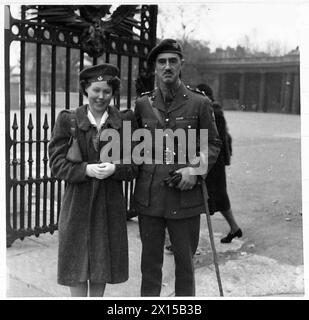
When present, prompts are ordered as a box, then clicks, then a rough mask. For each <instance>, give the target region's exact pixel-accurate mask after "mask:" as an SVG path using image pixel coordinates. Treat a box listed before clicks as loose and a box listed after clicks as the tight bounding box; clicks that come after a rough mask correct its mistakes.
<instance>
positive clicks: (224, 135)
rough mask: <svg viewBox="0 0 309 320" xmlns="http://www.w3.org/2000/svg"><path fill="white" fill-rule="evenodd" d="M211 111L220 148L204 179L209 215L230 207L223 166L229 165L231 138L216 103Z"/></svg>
mask: <svg viewBox="0 0 309 320" xmlns="http://www.w3.org/2000/svg"><path fill="white" fill-rule="evenodd" d="M213 109H214V114H215V119H216V125H217V129H218V133H219V136H220V139H221V141H222V147H221V150H220V153H219V156H218V159H217V161H216V163H215V164H214V166H213V167H212V168H211V170H210V172H209V173H208V175H207V178H206V185H207V191H208V195H209V199H208V205H209V211H210V213H211V214H213V213H215V212H217V211H221V212H222V211H226V210H228V209H230V207H231V204H230V199H229V196H228V193H227V186H226V172H225V166H226V165H230V162H231V155H232V138H231V136H230V134H229V132H228V129H227V125H226V120H225V117H224V113H223V110H222V108H221V106H220V105H219V104H218V103H217V102H214V103H213Z"/></svg>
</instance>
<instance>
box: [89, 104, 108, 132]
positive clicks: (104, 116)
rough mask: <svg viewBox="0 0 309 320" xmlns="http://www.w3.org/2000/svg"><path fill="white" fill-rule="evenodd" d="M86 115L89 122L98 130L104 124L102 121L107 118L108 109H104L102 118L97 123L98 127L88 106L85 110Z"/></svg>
mask: <svg viewBox="0 0 309 320" xmlns="http://www.w3.org/2000/svg"><path fill="white" fill-rule="evenodd" d="M87 117H88V119H89V121H90V123H91V124H92V125H93V126H95V127H96V128H97V129H98V130H100V129H101V128H102V126H103V125H104V123H105V122H106V120H107V118H108V111H107V109H106V111H105V112H104V113H103V115H102V118H101V120H100V124H99V127H98V126H97V123H96V121H95V118H94V116H93V114H92V113H91V111H90V109H89V108H88V111H87Z"/></svg>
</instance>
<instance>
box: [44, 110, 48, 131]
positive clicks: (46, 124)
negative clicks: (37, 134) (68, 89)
mask: <svg viewBox="0 0 309 320" xmlns="http://www.w3.org/2000/svg"><path fill="white" fill-rule="evenodd" d="M43 129H44V130H48V129H49V124H48V119H47V113H45V116H44V123H43Z"/></svg>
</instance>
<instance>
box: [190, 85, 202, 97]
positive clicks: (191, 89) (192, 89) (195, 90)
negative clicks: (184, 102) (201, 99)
mask: <svg viewBox="0 0 309 320" xmlns="http://www.w3.org/2000/svg"><path fill="white" fill-rule="evenodd" d="M186 87H187V89H189V90H190V91H193V92H195V93H199V94H201V95H203V96H205V93H204V92H203V91H201V90H199V89H197V88H196V89H194V88H191V87H190V86H186Z"/></svg>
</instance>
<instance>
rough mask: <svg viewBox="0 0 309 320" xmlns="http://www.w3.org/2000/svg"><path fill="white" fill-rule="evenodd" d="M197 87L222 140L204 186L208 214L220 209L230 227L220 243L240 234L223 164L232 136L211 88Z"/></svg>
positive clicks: (230, 151) (229, 150)
mask: <svg viewBox="0 0 309 320" xmlns="http://www.w3.org/2000/svg"><path fill="white" fill-rule="evenodd" d="M197 89H198V90H200V91H202V92H204V94H205V95H206V96H207V97H208V98H209V99H210V100H211V101H212V107H213V110H214V113H215V119H216V126H217V129H218V132H219V136H220V139H221V141H222V147H221V151H220V153H219V156H218V158H217V161H216V163H215V164H214V166H213V167H212V168H211V170H210V172H209V173H208V175H207V177H206V186H207V190H208V195H209V199H208V205H209V211H210V214H214V213H215V212H217V211H220V212H221V214H222V215H223V217H224V218H225V220H226V221H227V223H228V224H229V227H230V232H229V233H228V234H227V236H226V237H224V238H222V239H221V242H222V243H230V242H231V241H232V240H233V239H234V238H235V237H238V238H240V237H241V236H242V230H241V229H240V227H239V226H238V224H237V222H236V220H235V217H234V215H233V212H232V209H231V204H230V199H229V196H228V193H227V188H226V172H225V166H228V165H230V163H231V155H232V138H231V136H230V134H229V133H228V129H227V125H226V120H225V117H224V114H223V110H222V107H221V106H220V104H219V103H218V102H216V101H215V100H214V97H213V92H212V89H211V88H210V87H209V86H208V85H207V84H203V83H201V84H199V85H198V86H197Z"/></svg>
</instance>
